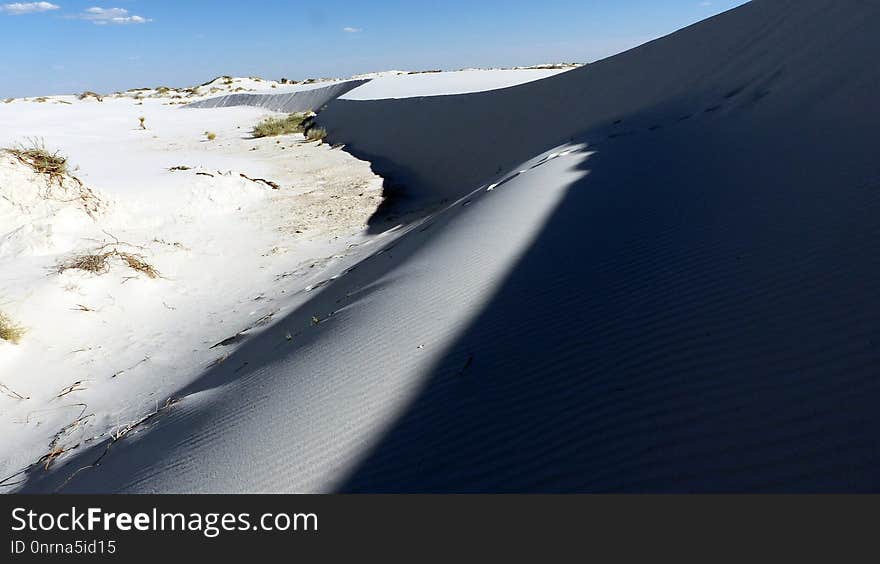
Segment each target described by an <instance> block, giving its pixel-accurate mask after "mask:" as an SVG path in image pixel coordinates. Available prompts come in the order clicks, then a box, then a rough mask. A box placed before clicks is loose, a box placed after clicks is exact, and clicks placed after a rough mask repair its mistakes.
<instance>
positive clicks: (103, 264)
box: [58, 247, 159, 279]
mask: <svg viewBox="0 0 880 564" xmlns="http://www.w3.org/2000/svg"><path fill="white" fill-rule="evenodd" d="M112 259H118V260H120V261H122V262H123V263H125V265H126V266H128V268H130V269H132V270H134V271H136V272H140V273H141V274H144V275H146V276H147V278H152V279H155V278H159V271H158V270H156V268H155V267H153V265H151V264H149V263H148V262H146V261H145V260H144V259H143V258H142V257H140V256H139V255H136V254H133V253H128V252H125V251H120V250H119V249H117V248H115V247H114V248H113V249H109V250H107V249H106V247H105V248H102V249H99V250H98V251H95V252H92V253H86V254H82V255H77V256H74V257H72V258H71V259H69V260H67V261H65V262H63V263H61V264H60V265H59V266H58V273H59V274H63V273H64V272H66V271H68V270H81V271H83V272H91V273H92V274H106V273H107V272H109V271H110V261H111V260H112Z"/></svg>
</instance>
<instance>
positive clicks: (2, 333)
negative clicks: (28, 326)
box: [0, 312, 25, 345]
mask: <svg viewBox="0 0 880 564" xmlns="http://www.w3.org/2000/svg"><path fill="white" fill-rule="evenodd" d="M24 334H25V330H24V328H23V327H21V326H20V325H16V324H15V323H13V322H12V320H11V319H9V317H7V316H6V315H5V314H3V313H2V312H0V339H2V340H4V341H7V342H10V343H12V344H14V345H17V344H18V343H19V342H20V341H21V338H22V337H24Z"/></svg>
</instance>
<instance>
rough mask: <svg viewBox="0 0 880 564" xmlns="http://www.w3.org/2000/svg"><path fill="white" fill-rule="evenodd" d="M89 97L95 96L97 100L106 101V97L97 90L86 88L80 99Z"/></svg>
mask: <svg viewBox="0 0 880 564" xmlns="http://www.w3.org/2000/svg"><path fill="white" fill-rule="evenodd" d="M88 98H94V99H95V100H97V101H99V102H103V101H104V97H103V96H101V95H100V94H98V93H97V92H92V91H91V90H86V91H85V92H83V93H82V94H80V95H79V99H80V100H86V99H88Z"/></svg>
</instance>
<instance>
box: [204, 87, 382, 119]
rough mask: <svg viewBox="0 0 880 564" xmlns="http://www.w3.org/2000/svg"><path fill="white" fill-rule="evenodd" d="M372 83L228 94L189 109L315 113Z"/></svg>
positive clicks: (209, 99)
mask: <svg viewBox="0 0 880 564" xmlns="http://www.w3.org/2000/svg"><path fill="white" fill-rule="evenodd" d="M367 82H370V81H369V80H347V81H344V82H335V83H333V84H330V85H329V86H317V87H314V88H303V89H301V90H298V91H296V92H287V93H284V94H228V95H226V96H217V97H215V98H208V99H207V100H202V101H199V102H194V103H192V104H189V106H187V107H189V108H228V107H230V106H255V107H258V108H265V109H267V110H272V111H275V112H288V113H293V112H313V111H317V110H319V109H321V107H322V106H324V105H325V104H326V103H327V102H330V101H331V100H335V99H336V98H338V97H339V96H342V95H343V94H345V93H346V92H349V91H351V90H353V89H355V88H357V87H358V86H361V85H363V84H366V83H367Z"/></svg>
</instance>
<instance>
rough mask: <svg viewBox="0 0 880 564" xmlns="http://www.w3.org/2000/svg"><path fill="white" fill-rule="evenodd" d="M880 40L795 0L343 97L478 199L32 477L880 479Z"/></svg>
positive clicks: (170, 484)
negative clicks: (149, 416) (387, 93)
mask: <svg viewBox="0 0 880 564" xmlns="http://www.w3.org/2000/svg"><path fill="white" fill-rule="evenodd" d="M878 37H880V6H878V5H877V4H876V3H874V2H867V1H866V2H859V1H856V0H851V1H845V2H841V1H831V0H803V1H797V2H795V1H786V0H777V1H769V0H768V1H760V2H754V3H752V4H748V5H746V6H744V7H742V8H740V9H738V10H735V11H733V12H729V13H727V14H724V15H722V16H719V17H717V18H714V19H712V20H710V21H707V22H705V23H703V24H699V25H697V26H694V27H691V28H689V29H686V30H683V31H682V32H680V33H677V34H674V35H672V36H670V37H667V38H664V39H662V40H659V41H656V42H654V43H652V44H649V45H646V46H644V47H641V48H639V49H636V50H633V51H630V52H628V53H625V54H623V55H620V56H618V57H614V58H612V59H609V60H607V61H603V62H601V63H597V64H595V65H592V66H590V67H587V68H585V69H581V70H575V71H572V72H570V73H566V74H563V75H560V76H558V77H554V78H551V79H547V80H544V81H540V82H537V83H532V84H527V85H524V86H520V87H515V88H511V89H508V90H504V91H497V92H489V93H480V94H471V95H463V96H446V97H438V98H425V99H413V100H381V101H374V102H371V101H346V100H338V101H336V102H334V103H333V104H331V105H330V106H329V107H328V108H327V109H326V110H325V111H324V112H323V113H322V114H321V116H322V119H323V120H324V125H326V126H327V127H328V128H329V129H330V131H331V132H332V134H333V135H335V136H336V138H335V139H334V140H335V141H342V142H346V143H349V144H350V147H351V148H352V150H353V151H355V152H357V153H358V154H360V155H369V156H371V157H372V158H375V159H376V160H375V161H374V166H376V167H378V168H379V169H380V170H381V171H383V172H386V173H388V174H391V175H392V177H393V178H394V179H395V180H401V181H404V182H405V184H404V186H405V188H406V189H407V190H409V194H410V195H411V196H413V197H416V198H426V199H441V198H450V199H453V200H454V201H453V202H452V203H451V204H450V205H449V206H448V207H447V208H445V209H444V210H443V211H441V212H439V213H437V214H435V215H432V216H431V217H429V218H427V219H426V220H425V222H424V223H422V224H419V225H416V226H412V227H411V228H410V229H409V231H408V232H407V233H406V234H404V235H402V236H400V237H399V238H398V239H397V240H396V241H394V243H393V244H390V245H388V246H387V247H385V248H383V249H381V251H378V252H376V253H375V254H373V255H371V256H370V257H369V258H368V259H366V260H364V261H363V262H362V263H360V264H359V265H358V267H357V268H352V269H349V270H347V271H346V272H345V273H343V275H340V276H339V277H338V278H336V279H334V280H332V281H328V283H327V284H326V285H323V286H322V287H321V290H320V291H319V292H318V293H317V294H316V295H315V297H314V298H313V299H312V300H311V301H309V303H307V304H306V305H305V306H304V307H302V308H300V309H299V310H297V311H295V312H293V313H291V314H290V315H288V316H287V317H286V318H285V319H281V320H278V323H277V325H276V326H275V327H274V328H273V329H272V330H271V331H267V332H266V333H265V334H263V335H261V336H260V337H259V338H255V339H254V340H253V341H251V342H248V343H247V344H246V345H245V346H244V347H242V349H241V350H240V351H239V352H238V353H236V354H235V355H233V356H230V358H229V359H227V360H226V362H224V363H223V364H222V365H220V366H218V367H216V368H214V369H212V370H211V371H209V372H208V373H206V374H205V375H204V377H203V378H202V379H200V380H199V381H198V382H196V383H195V384H194V385H193V386H190V387H189V388H188V389H186V390H182V391H181V393H180V394H179V396H178V397H179V398H180V399H181V401H180V402H179V403H178V404H175V406H174V407H173V409H171V410H169V413H168V414H167V416H164V414H163V417H158V418H157V420H156V422H155V426H154V427H152V428H151V429H150V430H149V432H145V433H144V434H143V435H142V436H141V437H139V438H138V440H137V441H132V442H124V441H123V442H121V443H120V444H118V445H113V448H112V449H110V450H109V451H108V450H107V448H106V445H98V446H95V447H93V448H92V449H91V450H90V451H87V452H85V453H83V454H81V455H79V456H77V457H75V458H73V459H72V460H70V461H69V462H68V463H67V464H66V465H65V466H64V467H62V469H61V470H60V471H58V472H56V473H54V474H52V473H50V474H41V475H39V476H33V477H32V480H31V481H30V482H29V483H28V484H27V487H26V489H28V490H29V491H46V490H53V489H55V488H56V487H58V486H59V485H64V487H65V488H66V489H65V491H106V490H111V491H136V492H151V491H166V492H167V491H334V490H336V491H355V492H369V491H406V492H412V491H430V492H462V491H464V492H471V491H654V492H657V491H663V492H665V491H764V490H777V491H779V490H781V491H871V490H876V489H877V488H878V486H880V478H878V473H877V468H878V463H880V460H878V454H877V453H878V452H880V439H878V437H880V434H878V433H880V411H878V410H877V409H876V406H877V405H878V402H880V385H878V384H880V382H878V380H877V377H876V368H877V366H880V347H877V341H878V335H877V329H876V328H877V327H878V326H880V286H878V285H877V284H876V283H874V282H875V281H876V280H877V277H878V274H880V262H878V257H880V223H878V222H877V220H876V218H877V217H880V161H878V160H877V158H876V151H875V147H876V142H875V141H874V139H875V136H876V132H877V131H878V130H880V129H878V126H880V112H878V111H877V110H876V108H875V107H874V106H873V105H872V103H873V101H875V100H876V99H877V98H878V93H880V80H878V79H880V70H878V68H877V67H876V65H874V64H873V61H872V60H871V57H872V55H873V54H874V53H877V52H878V47H880V44H878V42H880V39H878ZM569 139H573V140H574V141H573V142H569ZM459 196H461V197H460V198H458V197H459ZM456 198H458V199H456ZM286 335H295V337H293V338H292V339H287V338H286ZM104 453H108V454H107V455H106V456H105V455H104ZM95 460H99V461H100V464H99V465H98V467H97V468H91V467H89V465H91V464H93V463H94V462H95ZM81 468H88V469H87V470H86V471H83V472H80V473H79V474H77V475H76V478H75V480H72V481H67V477H68V476H70V475H71V474H72V473H74V472H75V471H77V470H79V469H81Z"/></svg>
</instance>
